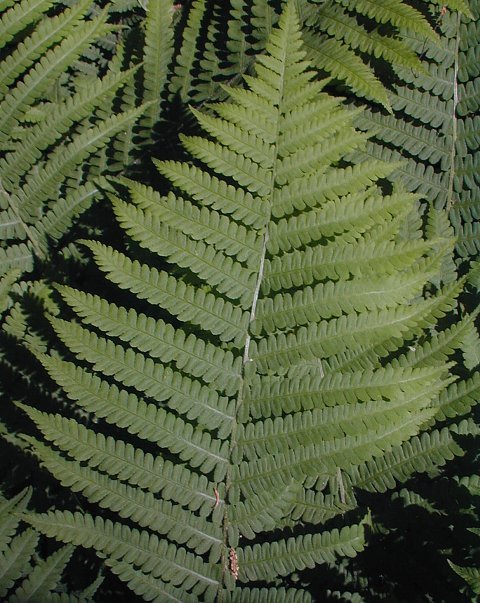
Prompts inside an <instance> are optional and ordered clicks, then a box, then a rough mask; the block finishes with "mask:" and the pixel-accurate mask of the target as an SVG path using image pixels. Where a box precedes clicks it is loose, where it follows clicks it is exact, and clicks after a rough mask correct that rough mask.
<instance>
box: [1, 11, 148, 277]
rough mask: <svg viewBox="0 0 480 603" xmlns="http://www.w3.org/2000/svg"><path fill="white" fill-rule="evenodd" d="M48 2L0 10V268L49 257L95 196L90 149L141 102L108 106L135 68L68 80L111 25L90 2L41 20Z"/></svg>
mask: <svg viewBox="0 0 480 603" xmlns="http://www.w3.org/2000/svg"><path fill="white" fill-rule="evenodd" d="M51 5H52V2H41V3H39V2H36V3H35V2H31V1H30V2H28V1H27V2H22V3H18V4H17V5H15V6H14V7H12V8H8V6H7V7H5V10H4V12H3V13H2V14H1V25H2V27H3V28H4V29H5V33H4V34H3V35H2V42H4V43H8V42H9V40H12V42H10V43H9V44H8V46H7V49H8V54H6V55H5V58H4V60H3V61H2V62H1V64H0V108H1V117H0V140H1V141H2V143H3V144H2V149H3V152H2V155H1V158H0V193H1V194H0V206H1V210H2V211H1V212H0V232H1V238H2V241H3V243H4V245H3V247H2V249H1V250H0V262H1V266H0V271H1V273H2V274H7V273H10V274H11V272H10V271H11V270H12V269H19V270H20V271H29V270H32V268H33V262H34V258H35V257H37V258H39V259H41V260H47V259H48V258H49V254H50V253H51V249H52V244H53V243H56V242H58V241H60V240H61V239H62V237H64V236H65V234H66V233H67V232H68V230H69V228H71V225H72V221H73V219H74V218H75V217H76V216H78V215H79V214H80V213H81V212H83V211H85V209H86V208H88V207H89V206H90V205H91V203H92V201H93V199H94V198H95V196H97V195H98V191H99V189H98V185H97V184H96V183H94V182H93V180H92V177H91V175H90V174H89V163H88V159H89V157H90V156H91V155H92V154H94V153H96V152H97V151H98V150H99V149H101V148H103V147H104V146H105V145H106V144H107V143H108V141H109V140H110V139H111V138H112V137H114V136H115V135H116V134H117V133H118V132H119V131H121V130H123V129H124V128H125V127H127V126H128V125H129V124H132V123H133V122H134V121H135V120H136V119H137V118H138V117H139V116H140V114H141V113H142V112H143V110H144V108H143V107H141V108H139V109H133V110H127V111H124V112H118V113H113V114H112V113H110V114H108V115H107V114H105V108H106V107H108V105H109V103H111V102H112V99H113V98H114V97H115V95H116V94H117V92H118V90H119V89H120V88H121V87H122V86H124V85H125V84H126V82H128V80H129V79H130V78H131V77H132V75H133V72H132V71H130V72H129V71H126V72H119V71H118V70H115V69H113V70H111V71H110V72H109V73H106V74H105V75H104V76H103V77H96V76H94V77H93V78H92V77H89V78H87V80H88V81H85V79H82V78H77V79H75V80H73V78H70V81H69V80H68V79H67V80H66V79H65V76H66V74H67V72H68V71H69V70H71V69H72V68H73V67H74V66H75V64H76V61H77V60H78V59H79V58H80V57H81V56H82V55H84V54H85V53H86V52H88V50H89V48H91V47H92V44H94V43H95V41H96V40H99V39H101V38H102V37H104V36H105V35H107V34H108V33H109V32H111V31H112V25H110V24H108V23H107V14H106V13H105V12H102V13H100V14H99V15H98V16H93V17H92V18H89V14H90V13H89V11H90V9H91V7H92V0H82V1H80V2H76V3H75V4H73V5H72V7H71V8H67V9H65V10H63V11H61V12H58V11H57V13H56V14H55V15H54V16H49V15H48V14H47V15H46V16H45V17H43V18H41V14H40V9H41V10H42V12H45V11H48V9H49V8H50V6H51ZM16 40H18V42H17V43H16ZM52 91H54V92H53V94H52ZM104 173H108V170H107V171H106V172H104Z"/></svg>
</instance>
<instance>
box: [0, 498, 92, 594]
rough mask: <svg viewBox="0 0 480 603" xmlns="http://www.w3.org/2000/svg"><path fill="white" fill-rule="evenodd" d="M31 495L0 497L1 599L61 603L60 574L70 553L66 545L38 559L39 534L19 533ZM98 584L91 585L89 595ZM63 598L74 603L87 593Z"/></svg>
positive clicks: (70, 548) (31, 530)
mask: <svg viewBox="0 0 480 603" xmlns="http://www.w3.org/2000/svg"><path fill="white" fill-rule="evenodd" d="M31 495H32V492H31V490H24V491H22V492H20V494H18V495H17V496H15V497H14V498H12V499H10V500H9V499H6V498H4V497H3V496H0V597H1V598H2V600H3V601H8V602H9V603H22V602H23V601H31V600H35V601H42V600H43V601H56V600H59V601H60V600H62V599H61V597H62V594H61V579H62V574H63V572H64V570H65V566H66V565H67V564H68V562H69V561H70V558H71V556H72V553H73V547H72V546H71V545H67V546H63V547H61V548H59V549H58V550H57V551H56V552H55V553H53V554H51V555H50V556H49V557H47V558H45V559H42V558H39V557H38V555H37V547H38V545H39V539H40V534H39V533H38V532H37V531H36V530H34V529H32V528H27V529H24V530H23V531H21V530H19V525H20V521H21V515H22V513H24V512H25V511H26V508H27V505H28V503H29V500H30V498H31ZM100 583H101V580H100V581H95V583H94V584H93V585H92V588H90V593H91V596H93V595H94V594H95V591H96V589H97V588H98V586H99V584H100ZM63 595H65V597H66V598H65V601H68V602H76V601H79V600H81V598H82V595H84V596H86V595H87V592H86V591H85V592H84V593H71V594H69V595H66V594H65V593H63ZM56 597H58V599H57V598H56Z"/></svg>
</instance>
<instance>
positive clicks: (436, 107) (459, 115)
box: [356, 1, 478, 258]
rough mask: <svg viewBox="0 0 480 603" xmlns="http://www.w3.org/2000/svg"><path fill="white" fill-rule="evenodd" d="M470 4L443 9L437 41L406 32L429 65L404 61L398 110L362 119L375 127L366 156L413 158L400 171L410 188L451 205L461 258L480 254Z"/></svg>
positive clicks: (474, 32)
mask: <svg viewBox="0 0 480 603" xmlns="http://www.w3.org/2000/svg"><path fill="white" fill-rule="evenodd" d="M470 5H471V10H472V14H473V19H468V18H466V17H460V16H459V15H456V14H451V13H449V12H446V13H445V14H442V15H439V14H438V12H437V17H436V18H437V27H438V29H439V33H440V39H439V41H438V42H437V43H436V44H435V45H433V44H431V43H428V42H425V40H424V39H423V37H420V36H418V37H411V38H407V40H408V42H409V44H410V47H411V49H412V50H414V51H416V52H420V53H422V55H424V56H425V59H424V60H423V62H422V64H423V69H424V70H425V72H424V73H422V72H417V73H415V72H411V71H410V70H407V69H405V68H397V73H398V76H399V78H400V82H401V83H400V84H398V85H397V86H396V87H395V92H394V94H393V95H392V96H391V102H392V108H393V110H394V114H393V115H390V116H387V115H385V114H382V112H380V111H378V110H376V109H375V108H373V107H372V109H371V110H370V111H368V112H367V113H366V114H364V115H363V116H362V117H361V118H360V119H359V121H358V122H357V123H358V125H359V126H360V127H361V128H365V129H367V128H368V129H369V130H373V131H374V132H375V137H374V138H373V139H372V142H371V143H370V144H369V145H368V147H367V152H366V153H365V154H364V155H363V157H369V158H371V157H372V156H374V157H380V156H381V157H385V156H386V153H388V154H389V156H390V157H391V158H392V159H398V158H400V157H402V158H403V159H405V160H406V161H405V162H404V163H403V164H402V167H401V168H400V169H399V170H398V172H397V173H398V174H399V175H400V174H401V176H402V177H403V179H404V181H405V183H406V186H407V187H408V189H409V190H411V191H419V192H421V194H422V195H424V196H425V197H426V199H427V200H428V201H429V203H430V204H431V206H433V207H435V208H436V209H437V211H438V212H441V211H442V210H445V211H447V212H448V214H449V217H450V220H451V222H452V224H453V226H454V229H455V236H456V237H457V241H458V242H457V246H456V251H457V253H458V255H459V256H460V257H462V258H469V257H470V258H471V257H472V256H473V257H474V256H475V255H476V254H477V253H478V241H477V239H478V233H477V226H476V219H477V217H478V209H477V207H476V205H475V203H476V198H477V197H478V179H477V178H476V176H475V173H476V171H478V170H476V167H475V166H476V163H475V158H476V156H477V155H478V154H477V153H476V151H477V150H478V140H477V138H478V137H476V135H475V131H476V129H478V124H477V120H478V117H477V116H476V114H477V113H478V94H476V93H475V90H476V88H477V87H478V83H477V80H478V70H477V67H476V64H477V61H476V59H475V57H476V56H477V55H478V23H477V20H476V19H475V17H476V16H477V14H478V2H476V1H474V2H471V3H470ZM431 10H432V11H433V10H438V7H433V6H432V7H431ZM360 157H361V156H360V154H357V156H356V158H357V159H360ZM419 159H420V160H421V161H419Z"/></svg>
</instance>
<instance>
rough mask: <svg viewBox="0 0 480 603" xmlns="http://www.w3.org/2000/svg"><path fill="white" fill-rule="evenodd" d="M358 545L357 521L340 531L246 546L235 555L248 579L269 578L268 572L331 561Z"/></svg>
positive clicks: (354, 551)
mask: <svg viewBox="0 0 480 603" xmlns="http://www.w3.org/2000/svg"><path fill="white" fill-rule="evenodd" d="M362 549H363V525H362V524H359V525H354V526H345V527H344V528H342V529H341V530H340V531H338V530H332V532H323V533H322V534H315V535H313V536H310V535H307V536H299V537H297V538H289V539H288V540H286V541H280V542H274V543H265V544H262V545H259V544H257V545H254V546H253V547H250V546H247V547H245V548H244V549H243V550H242V554H241V556H240V557H239V565H240V567H241V568H242V571H243V572H245V575H246V577H247V579H248V580H269V579H270V580H271V578H272V576H276V575H280V576H286V575H288V574H290V573H291V572H292V571H294V569H298V568H300V569H303V568H305V567H314V566H315V565H317V564H318V563H327V562H333V560H334V559H335V557H336V556H337V555H338V554H340V555H342V556H352V557H353V556H355V555H356V554H357V553H358V552H360V551H361V550H362Z"/></svg>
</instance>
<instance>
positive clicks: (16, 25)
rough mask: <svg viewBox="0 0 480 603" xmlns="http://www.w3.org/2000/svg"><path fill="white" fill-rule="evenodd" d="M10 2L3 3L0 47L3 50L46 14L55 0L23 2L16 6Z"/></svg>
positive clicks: (26, 0) (23, 0) (25, 0)
mask: <svg viewBox="0 0 480 603" xmlns="http://www.w3.org/2000/svg"><path fill="white" fill-rule="evenodd" d="M12 4H13V2H11V1H10V0H7V2H4V3H3V7H2V8H4V10H5V9H9V10H5V12H3V13H2V17H1V20H0V40H1V41H0V45H1V47H2V48H3V46H5V45H6V44H8V42H10V40H11V39H12V38H13V37H14V36H15V34H17V33H18V32H19V31H22V29H23V28H24V27H25V26H26V25H29V24H30V23H34V22H35V21H36V20H37V19H38V18H39V17H40V16H41V15H42V13H44V12H46V11H47V10H48V9H49V8H50V7H51V6H52V4H53V0H22V1H21V2H17V4H16V6H14V7H13V8H10V6H11V5H12Z"/></svg>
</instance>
